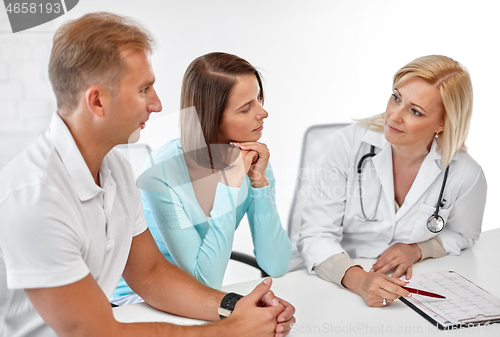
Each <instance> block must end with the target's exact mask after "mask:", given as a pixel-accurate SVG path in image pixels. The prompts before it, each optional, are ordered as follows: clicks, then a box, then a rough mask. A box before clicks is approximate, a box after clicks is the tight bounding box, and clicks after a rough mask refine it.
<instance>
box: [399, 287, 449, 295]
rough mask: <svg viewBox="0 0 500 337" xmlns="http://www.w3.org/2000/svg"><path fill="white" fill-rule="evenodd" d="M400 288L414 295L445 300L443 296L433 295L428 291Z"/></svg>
mask: <svg viewBox="0 0 500 337" xmlns="http://www.w3.org/2000/svg"><path fill="white" fill-rule="evenodd" d="M401 288H403V289H406V290H408V291H409V292H410V293H414V294H417V295H422V296H429V297H436V298H446V297H444V296H441V295H438V294H434V293H430V292H428V291H423V290H420V289H414V288H409V287H401Z"/></svg>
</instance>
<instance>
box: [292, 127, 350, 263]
mask: <svg viewBox="0 0 500 337" xmlns="http://www.w3.org/2000/svg"><path fill="white" fill-rule="evenodd" d="M351 151H352V146H351V143H350V141H349V139H348V138H347V137H346V135H345V134H344V133H343V132H342V131H340V132H338V133H337V134H336V135H335V137H334V139H333V141H332V142H331V144H330V145H329V147H328V150H327V154H326V157H325V159H324V161H323V164H322V165H321V166H320V170H319V172H317V173H318V174H315V180H314V184H313V185H312V186H308V187H309V188H308V190H307V191H306V193H307V196H308V199H307V200H308V201H307V203H306V206H305V208H304V211H303V213H302V225H301V229H300V234H299V239H298V241H297V247H298V249H299V252H300V253H301V254H302V257H303V258H304V261H305V264H306V266H307V270H308V271H309V272H311V271H312V269H313V267H314V266H317V265H319V264H321V263H323V262H324V261H325V260H326V259H328V258H329V257H330V256H332V255H336V254H341V253H344V254H346V255H347V253H346V251H345V250H344V249H343V248H342V246H341V245H340V242H341V240H342V235H343V227H342V219H343V217H344V210H345V202H346V195H347V188H348V187H347V181H348V179H347V174H348V173H347V172H348V169H349V161H350V157H351ZM301 192H304V191H299V193H301Z"/></svg>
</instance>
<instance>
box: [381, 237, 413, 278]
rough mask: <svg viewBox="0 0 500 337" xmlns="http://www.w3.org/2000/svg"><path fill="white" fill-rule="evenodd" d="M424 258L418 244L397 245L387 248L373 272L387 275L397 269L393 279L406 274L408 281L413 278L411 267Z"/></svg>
mask: <svg viewBox="0 0 500 337" xmlns="http://www.w3.org/2000/svg"><path fill="white" fill-rule="evenodd" d="M421 258H422V251H421V250H420V247H419V246H418V245H417V244H416V243H412V244H409V245H408V244H405V243H396V244H395V245H392V246H391V247H389V248H387V249H386V250H385V252H383V253H382V254H381V255H380V256H379V258H378V259H377V262H375V264H374V265H373V266H372V271H374V272H380V273H382V274H385V273H387V272H388V271H389V270H392V269H393V268H396V270H395V271H394V274H392V277H394V278H399V277H400V276H401V275H403V274H406V279H407V280H409V279H410V278H411V274H412V270H411V266H412V265H413V264H414V263H415V262H417V261H419V260H420V259H421Z"/></svg>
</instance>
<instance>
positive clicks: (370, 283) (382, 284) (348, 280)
mask: <svg viewBox="0 0 500 337" xmlns="http://www.w3.org/2000/svg"><path fill="white" fill-rule="evenodd" d="M407 283H408V282H405V281H402V280H400V279H396V278H393V277H389V276H386V275H384V274H381V273H378V272H377V273H375V272H369V273H367V272H366V271H364V270H363V269H362V268H360V267H359V266H353V267H351V268H349V269H348V270H347V271H346V273H345V275H344V277H343V279H342V285H343V286H344V287H346V288H348V289H350V290H352V291H353V292H355V293H356V294H358V295H360V296H361V297H363V299H364V300H365V302H366V304H368V305H369V306H371V307H384V306H386V305H387V304H390V303H392V302H394V300H396V299H398V298H400V297H401V296H404V297H408V296H411V295H410V292H409V291H407V290H406V289H403V288H401V287H403V286H405V285H406V284H407Z"/></svg>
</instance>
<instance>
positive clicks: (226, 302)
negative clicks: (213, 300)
mask: <svg viewBox="0 0 500 337" xmlns="http://www.w3.org/2000/svg"><path fill="white" fill-rule="evenodd" d="M242 297H243V296H242V295H240V294H236V293H227V294H226V296H224V298H223V299H222V301H221V303H220V308H219V310H218V312H219V317H220V318H226V317H229V315H230V314H231V312H233V310H234V306H235V305H236V302H238V301H239V300H240V299H241V298H242Z"/></svg>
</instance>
